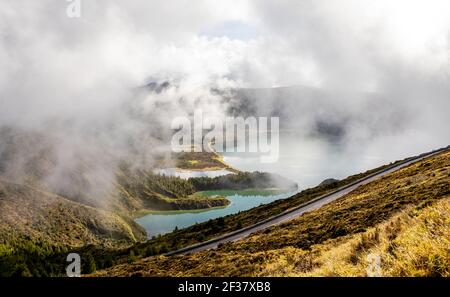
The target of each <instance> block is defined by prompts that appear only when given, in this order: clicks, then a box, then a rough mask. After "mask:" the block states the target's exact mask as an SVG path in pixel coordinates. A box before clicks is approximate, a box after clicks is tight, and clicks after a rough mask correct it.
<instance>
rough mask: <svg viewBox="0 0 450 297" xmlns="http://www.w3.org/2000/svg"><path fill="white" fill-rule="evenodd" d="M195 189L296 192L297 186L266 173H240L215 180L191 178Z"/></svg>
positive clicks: (215, 178)
mask: <svg viewBox="0 0 450 297" xmlns="http://www.w3.org/2000/svg"><path fill="white" fill-rule="evenodd" d="M189 181H190V182H191V183H192V185H193V186H194V188H195V189H196V190H198V191H207V190H222V189H233V190H243V189H268V188H278V189H283V190H296V189H297V184H296V183H294V182H292V181H289V180H287V179H285V178H283V177H281V176H279V175H276V174H272V173H265V172H239V173H237V174H227V175H223V176H218V177H214V178H208V177H196V178H190V179H189Z"/></svg>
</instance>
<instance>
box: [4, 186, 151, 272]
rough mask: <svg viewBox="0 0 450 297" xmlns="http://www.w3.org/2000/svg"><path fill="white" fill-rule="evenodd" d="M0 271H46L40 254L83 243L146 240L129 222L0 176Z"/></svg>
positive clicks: (122, 243)
mask: <svg viewBox="0 0 450 297" xmlns="http://www.w3.org/2000/svg"><path fill="white" fill-rule="evenodd" d="M0 213H1V219H0V259H1V261H0V275H3V276H5V275H6V276H7V275H15V274H18V275H22V274H24V275H47V274H48V273H49V272H51V271H52V267H51V265H48V263H46V261H45V260H44V258H45V257H46V256H47V255H52V254H53V253H64V252H65V251H68V250H72V249H74V248H79V247H82V246H86V245H95V246H98V247H102V248H111V247H116V248H117V247H126V246H129V245H131V244H133V243H135V242H137V241H141V240H143V239H145V231H144V230H143V229H142V228H141V227H140V226H138V225H137V224H136V223H134V222H133V221H131V220H129V219H127V218H125V217H121V216H119V215H117V214H114V213H112V212H108V211H105V210H99V209H95V208H93V207H90V206H86V205H82V204H80V203H76V202H73V201H70V200H67V199H65V198H63V197H60V196H57V195H55V194H50V193H47V192H44V191H41V190H37V189H34V188H31V187H29V186H23V185H17V184H12V183H9V182H5V181H1V180H0Z"/></svg>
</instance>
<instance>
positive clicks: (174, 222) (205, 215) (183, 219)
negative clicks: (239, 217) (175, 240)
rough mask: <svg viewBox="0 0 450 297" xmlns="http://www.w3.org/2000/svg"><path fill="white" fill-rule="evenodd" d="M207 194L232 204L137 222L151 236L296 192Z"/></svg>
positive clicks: (151, 216) (162, 214)
mask: <svg viewBox="0 0 450 297" xmlns="http://www.w3.org/2000/svg"><path fill="white" fill-rule="evenodd" d="M205 194H207V195H208V196H212V197H213V196H216V195H221V196H225V197H226V198H227V199H228V200H230V202H231V204H230V205H228V206H226V207H223V208H214V209H209V210H202V211H171V212H154V213H151V214H148V215H145V216H143V217H141V218H138V219H136V222H137V223H138V224H139V225H141V226H142V227H144V228H145V230H146V231H147V236H148V237H149V238H151V237H152V236H156V235H158V234H165V233H169V232H172V231H173V230H174V229H175V227H178V228H179V229H182V228H186V227H189V226H192V225H194V224H196V223H202V222H206V221H208V220H210V219H216V218H219V217H223V216H226V215H229V214H235V213H238V212H240V211H244V210H248V209H250V208H253V207H256V206H259V205H262V204H267V203H270V202H273V201H275V200H279V199H284V198H288V197H290V196H292V195H294V194H295V192H286V193H277V192H274V191H264V190H262V191H261V190H245V191H233V190H226V191H207V192H205Z"/></svg>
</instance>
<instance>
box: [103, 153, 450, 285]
mask: <svg viewBox="0 0 450 297" xmlns="http://www.w3.org/2000/svg"><path fill="white" fill-rule="evenodd" d="M449 197H450V152H448V151H446V152H443V153H441V154H439V155H437V156H434V157H432V158H429V159H426V160H423V161H420V162H418V163H416V164H413V165H411V166H408V167H407V168H404V169H402V170H399V171H397V172H394V173H392V174H389V175H388V176H385V177H383V178H381V179H379V180H376V181H374V182H372V183H370V184H367V185H364V186H361V187H359V188H358V189H356V190H355V191H353V192H352V193H350V194H349V195H346V196H345V197H342V198H341V199H339V200H337V201H335V202H332V203H330V204H328V205H326V206H324V207H322V208H320V209H318V210H316V211H313V212H310V213H307V214H305V215H303V216H301V217H299V218H297V219H295V220H292V221H290V222H287V223H284V224H282V225H278V226H274V227H271V228H268V229H266V230H263V231H261V232H257V233H255V234H253V235H251V236H249V237H247V238H245V239H243V240H240V241H238V242H234V243H228V244H226V245H223V246H221V247H219V249H218V250H214V251H204V252H199V253H195V254H191V255H184V256H176V257H170V258H167V257H164V256H159V257H151V258H147V259H144V260H140V261H137V262H135V263H131V264H123V265H117V266H115V267H112V268H110V269H107V270H103V271H99V272H97V274H96V275H97V276H111V275H113V276H131V275H140V276H155V275H158V276H162V275H170V276H259V275H264V276H270V275H278V276H281V275H305V276H306V275H326V276H329V275H343V276H354V275H367V273H368V271H367V266H368V263H367V262H368V260H367V259H368V258H367V257H368V255H373V256H371V257H376V256H379V257H380V265H381V271H379V272H380V274H382V275H389V276H405V275H408V276H416V275H427V276H432V275H442V276H449V271H450V260H449V255H450V253H449V238H450V233H449V228H450V227H449V223H450V222H449V217H450V216H449V215H450V210H449V209H450V207H449V199H448V198H449Z"/></svg>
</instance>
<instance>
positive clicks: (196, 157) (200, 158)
mask: <svg viewBox="0 0 450 297" xmlns="http://www.w3.org/2000/svg"><path fill="white" fill-rule="evenodd" d="M172 158H173V159H175V160H176V161H175V166H176V167H177V168H180V169H187V170H219V169H227V170H229V171H231V172H236V173H237V172H239V170H236V169H234V168H232V167H230V166H229V165H227V164H226V163H225V162H224V161H223V160H222V157H221V156H220V155H219V154H217V153H216V152H205V151H204V152H182V153H174V154H173V156H172Z"/></svg>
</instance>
